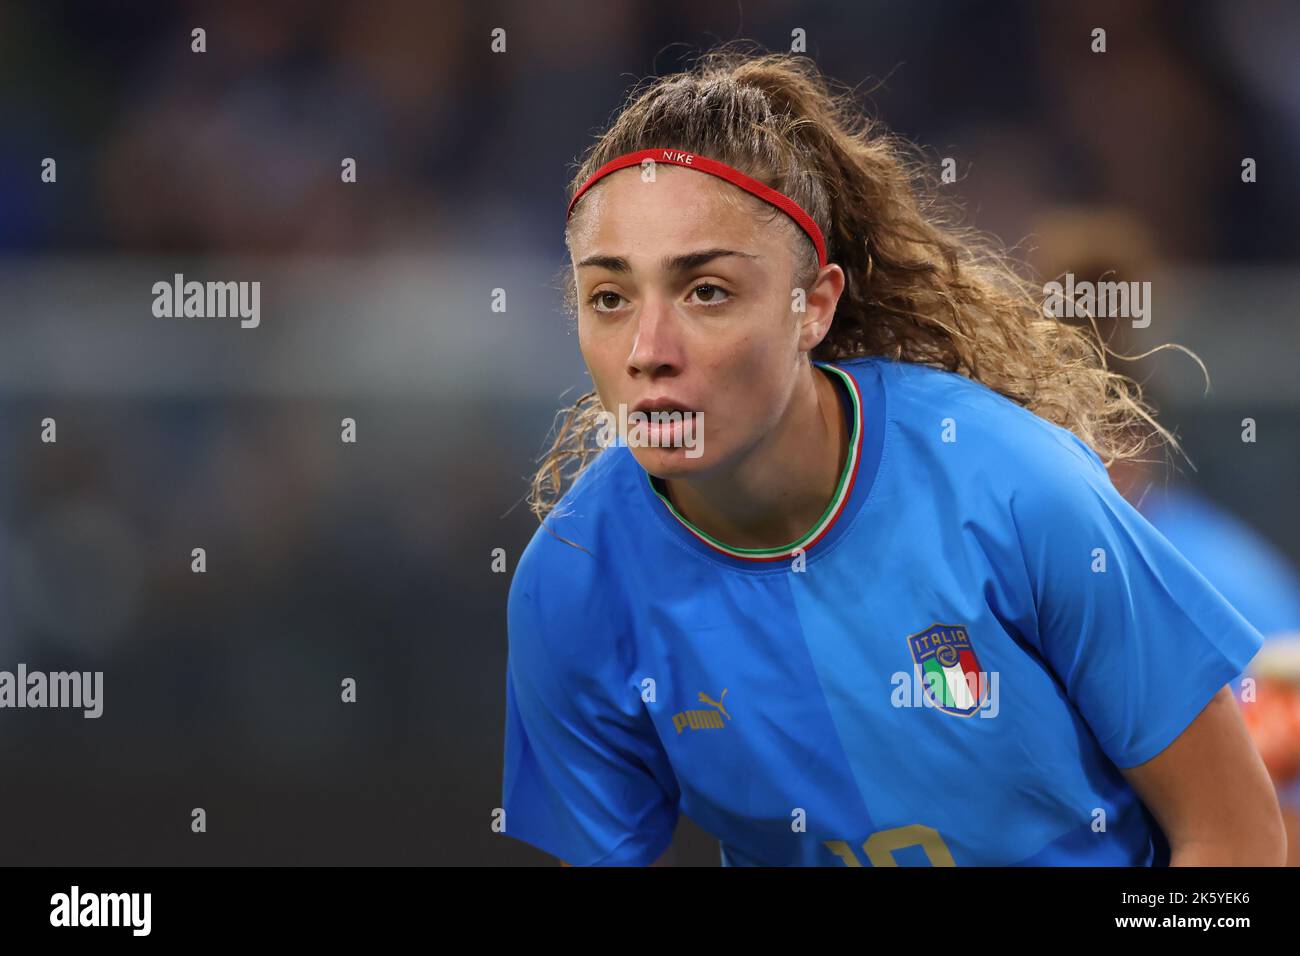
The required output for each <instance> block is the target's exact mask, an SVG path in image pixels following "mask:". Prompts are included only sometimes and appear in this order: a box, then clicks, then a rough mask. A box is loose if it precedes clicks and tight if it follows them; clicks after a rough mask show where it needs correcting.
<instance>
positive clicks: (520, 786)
mask: <svg viewBox="0 0 1300 956" xmlns="http://www.w3.org/2000/svg"><path fill="white" fill-rule="evenodd" d="M534 544H537V541H536V539H535V541H534ZM568 547H569V546H568V545H564V544H559V545H558V547H556V548H555V549H554V551H553V552H552V559H550V560H546V561H542V560H540V556H539V555H538V554H537V553H535V549H534V548H533V547H531V546H530V549H529V552H525V557H524V558H523V559H521V563H520V566H519V568H518V569H517V571H516V575H515V580H514V581H513V582H512V584H511V590H510V600H509V608H508V628H509V643H510V649H509V657H508V661H507V667H506V729H505V770H504V779H503V783H502V799H503V804H502V806H503V809H504V810H505V833H506V834H507V835H508V836H512V837H515V838H516V839H519V840H523V841H524V842H526V843H530V844H532V845H533V846H536V847H538V848H539V849H541V850H545V851H546V852H547V853H550V854H553V855H555V856H557V857H559V858H560V859H562V860H564V861H565V862H567V863H570V864H572V865H574V866H642V865H647V864H649V863H652V862H654V861H655V860H656V859H657V858H658V857H659V856H660V855H662V853H663V851H664V850H665V849H667V847H668V845H669V843H671V842H672V837H673V831H674V830H675V829H676V825H677V817H678V800H679V798H680V791H679V789H678V786H677V781H676V777H675V776H674V774H673V772H672V769H671V766H670V764H669V763H668V760H667V757H666V755H665V754H664V752H663V748H662V745H661V744H660V742H659V739H658V737H657V735H655V733H654V729H653V725H652V724H651V722H650V720H649V717H648V715H647V714H646V713H645V710H644V705H643V704H642V702H641V699H640V695H639V694H638V693H637V689H636V685H635V682H634V681H633V680H632V679H631V678H630V676H629V675H628V674H626V673H625V672H624V670H625V668H624V666H622V665H621V664H620V660H621V658H622V657H623V655H620V654H619V653H618V647H617V638H618V627H617V625H615V624H613V621H615V620H616V618H614V617H610V616H605V615H603V614H602V613H601V607H600V604H599V598H598V597H597V596H596V593H597V590H598V589H589V588H587V587H586V586H585V584H586V583H587V581H586V575H587V574H588V573H589V572H588V571H587V570H586V569H585V568H583V567H582V566H581V565H577V566H576V567H573V568H570V572H571V573H565V567H566V565H568V564H570V563H576V562H582V561H587V562H590V561H591V560H592V559H591V558H590V556H586V555H584V554H583V553H582V552H579V551H577V550H576V549H574V554H572V555H569V554H565V553H564V552H563V551H562V550H561V549H564V548H568ZM530 552H534V553H531V554H530ZM542 564H545V565H546V566H547V573H546V574H545V575H544V576H543V575H540V574H538V573H536V569H537V568H538V566H539V565H542ZM548 582H549V583H548ZM602 619H603V624H602Z"/></svg>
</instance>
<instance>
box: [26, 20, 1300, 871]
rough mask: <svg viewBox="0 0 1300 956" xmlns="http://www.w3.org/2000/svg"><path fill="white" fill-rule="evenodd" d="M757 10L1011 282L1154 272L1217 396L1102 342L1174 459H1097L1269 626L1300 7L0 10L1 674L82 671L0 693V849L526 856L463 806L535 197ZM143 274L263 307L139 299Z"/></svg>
mask: <svg viewBox="0 0 1300 956" xmlns="http://www.w3.org/2000/svg"><path fill="white" fill-rule="evenodd" d="M199 27H201V28H203V29H204V30H206V45H207V50H206V52H205V53H194V52H192V51H191V43H192V38H191V30H193V29H195V28H199ZM498 27H499V28H502V29H504V30H505V31H506V44H507V45H506V51H505V52H501V53H494V52H492V49H491V45H490V44H491V31H492V30H493V29H495V28H498ZM1095 27H1103V28H1104V29H1105V30H1106V33H1107V51H1106V52H1105V53H1104V54H1096V53H1093V52H1092V51H1091V49H1090V47H1091V43H1092V38H1091V31H1092V30H1093V28H1095ZM796 29H799V30H803V31H805V33H806V36H807V52H808V54H809V55H811V56H812V57H813V58H815V59H816V61H817V62H818V64H819V65H820V67H821V68H822V70H823V71H824V72H826V73H827V74H829V75H830V76H831V77H833V78H835V79H837V80H840V81H842V82H844V83H847V84H849V85H852V86H857V87H859V89H860V90H861V91H862V100H863V104H864V108H866V109H868V110H870V111H871V112H872V113H873V115H876V116H878V117H879V118H880V119H881V120H883V121H884V122H885V123H886V124H887V125H888V126H890V127H891V128H892V129H894V130H896V131H897V132H899V133H901V134H903V135H905V136H907V137H909V138H911V139H913V140H915V141H917V142H919V143H921V144H922V145H924V146H925V147H926V148H927V150H928V152H929V155H931V156H932V157H933V158H934V161H935V163H936V167H937V165H938V163H939V162H940V160H941V159H942V158H945V157H951V158H953V159H955V160H956V164H957V169H958V173H959V179H958V181H957V182H956V183H953V184H951V185H949V186H947V187H945V188H946V189H947V190H949V191H950V192H949V194H950V195H951V196H952V197H954V198H955V199H957V200H958V201H959V202H960V203H961V204H962V206H963V207H964V208H965V210H966V213H967V216H968V219H969V221H971V222H973V223H974V224H975V225H977V226H979V227H980V228H982V229H985V230H988V231H990V232H992V233H995V234H996V235H998V236H999V237H1000V238H1001V239H1002V240H1003V241H1004V242H1006V243H1007V245H1009V246H1015V247H1016V248H1017V249H1018V250H1019V251H1020V253H1021V254H1022V258H1023V259H1024V260H1026V261H1027V262H1028V263H1029V264H1030V265H1031V266H1032V267H1033V268H1034V269H1036V270H1037V271H1038V272H1039V273H1040V274H1041V275H1043V276H1046V277H1050V276H1054V275H1056V274H1058V273H1061V272H1067V271H1068V272H1071V273H1073V274H1074V275H1075V276H1076V279H1078V280H1082V279H1085V278H1087V279H1094V280H1095V279H1097V278H1099V277H1107V278H1110V279H1115V280H1137V281H1150V282H1151V283H1152V302H1151V322H1150V325H1149V326H1148V327H1146V328H1142V329H1134V328H1131V327H1130V323H1128V322H1120V323H1118V324H1117V327H1112V328H1110V329H1108V334H1112V333H1113V335H1114V338H1113V339H1112V344H1113V345H1115V346H1116V347H1117V348H1120V349H1121V350H1123V351H1129V352H1134V353H1136V352H1142V351H1145V350H1147V349H1150V348H1152V347H1154V346H1156V345H1158V344H1160V343H1162V342H1168V341H1176V342H1180V343H1182V344H1184V345H1186V346H1187V347H1189V348H1191V349H1192V350H1194V351H1195V352H1196V353H1197V354H1198V355H1199V356H1200V357H1201V358H1202V359H1203V360H1204V362H1205V364H1206V366H1207V367H1208V370H1209V374H1210V378H1211V383H1212V388H1211V389H1210V391H1209V392H1208V393H1207V392H1206V390H1205V383H1204V380H1203V378H1202V375H1201V372H1200V370H1199V368H1198V367H1197V366H1196V364H1195V363H1194V362H1193V361H1192V360H1191V359H1189V358H1187V357H1186V356H1184V355H1180V354H1178V353H1176V352H1171V351H1167V352H1163V353H1160V354H1158V355H1156V356H1153V357H1151V358H1150V359H1147V360H1144V361H1141V362H1135V363H1131V364H1130V365H1129V366H1128V367H1127V368H1126V370H1130V371H1131V372H1132V373H1133V374H1135V375H1137V376H1138V377H1139V378H1141V379H1142V380H1143V381H1144V382H1146V384H1147V388H1148V395H1149V397H1150V398H1151V399H1152V400H1153V401H1154V402H1155V403H1156V404H1157V406H1158V407H1159V410H1160V413H1161V419H1162V421H1163V422H1164V423H1165V424H1166V425H1168V426H1169V427H1171V428H1173V429H1174V430H1175V431H1176V432H1177V434H1178V436H1179V438H1180V440H1181V441H1182V442H1183V445H1184V448H1185V449H1186V451H1187V454H1188V456H1189V458H1190V459H1191V463H1190V464H1189V463H1188V462H1186V461H1182V460H1178V461H1177V462H1176V464H1177V465H1178V467H1176V468H1161V467H1150V468H1147V469H1128V470H1126V471H1125V472H1124V473H1123V474H1119V473H1117V474H1116V483H1117V485H1121V484H1122V487H1123V488H1124V490H1125V491H1126V493H1128V494H1129V495H1130V497H1131V498H1132V499H1133V500H1134V501H1135V502H1136V503H1139V506H1140V507H1142V509H1143V510H1144V511H1145V512H1147V513H1148V516H1149V517H1151V518H1152V520H1153V521H1154V522H1155V523H1156V524H1157V527H1160V528H1161V529H1162V530H1164V531H1165V532H1166V534H1168V535H1169V537H1170V538H1171V540H1174V541H1175V543H1176V544H1178V545H1179V547H1180V548H1183V549H1184V551H1185V553H1187V554H1188V555H1189V557H1192V559H1193V562H1194V563H1196V564H1197V565H1198V566H1199V567H1201V569H1202V571H1203V572H1204V573H1205V574H1206V576H1207V577H1209V578H1210V579H1211V581H1213V582H1214V583H1215V584H1216V586H1218V587H1219V588H1220V590H1222V591H1223V592H1224V594H1225V595H1226V596H1228V598H1229V599H1230V600H1231V601H1233V603H1234V604H1236V605H1237V606H1238V608H1239V609H1240V610H1242V612H1243V614H1246V616H1247V617H1248V618H1249V619H1250V620H1252V623H1255V624H1256V626H1257V627H1259V628H1260V629H1261V630H1262V631H1265V633H1266V634H1267V635H1268V636H1269V637H1270V643H1271V644H1275V645H1276V646H1277V647H1279V648H1281V647H1284V646H1285V640H1286V635H1287V634H1288V633H1292V632H1297V631H1300V591H1298V588H1297V584H1296V577H1295V571H1294V564H1295V562H1297V561H1300V504H1297V501H1296V491H1297V488H1298V487H1300V455H1297V449H1300V375H1297V372H1296V362H1297V358H1298V357H1300V321H1297V314H1296V313H1297V303H1298V302H1300V230H1298V229H1297V228H1296V222H1297V214H1298V213H1300V179H1298V178H1297V173H1298V172H1300V6H1297V5H1295V4H1294V3H1288V2H1283V0H1278V2H1264V0H1247V2H1229V0H1224V2H1187V0H1183V2H1168V3H1160V2H1147V0H1137V2H1135V0H1115V2H1110V0H1103V2H1088V3H1082V2H1079V3H1068V4H1066V3H1059V4H1050V5H1049V4H1041V3H1032V2H997V3H991V2H990V3H983V2H961V0H947V2H942V3H941V2H920V3H914V2H903V0H891V2H865V0H860V2H855V3H851V4H849V3H843V4H834V3H823V2H803V0H785V2H781V0H771V2H734V0H728V2H708V0H659V2H656V3H645V2H634V0H602V2H599V3H595V2H592V3H579V2H576V0H531V2H517V3H503V2H491V0H486V2H475V3H456V2H437V3H417V2H414V0H412V2H409V3H398V2H368V3H344V2H317V0H312V2H306V0H282V2H277V3H274V4H270V3H264V2H260V0H222V2H220V3H218V2H215V0H212V2H194V0H189V2H171V3H158V4H152V3H131V4H101V3H95V2H85V3H76V4H64V3H57V2H37V0H32V2H26V3H14V2H3V3H0V303H2V304H0V670H10V671H12V670H14V669H15V668H16V666H17V664H18V663H19V662H24V663H26V665H27V667H28V668H29V669H31V670H44V671H56V670H79V671H96V670H99V671H103V672H104V713H103V716H102V717H101V718H99V719H98V720H86V719H83V717H82V715H81V712H80V711H53V710H45V711H42V710H9V709H6V710H3V711H0V864H64V865H84V864H93V865H97V864H128V865H130V864H146V863H149V864H192V863H202V864H209V863H218V864H219V863H254V864H290V865H292V864H333V863H338V864H362V863H365V864H466V865H480V864H490V865H500V864H532V863H553V861H552V860H550V858H548V857H546V856H545V855H544V854H542V853H540V852H538V851H535V850H532V849H531V848H529V847H527V846H525V845H523V844H520V843H518V842H516V841H513V840H508V839H502V838H501V837H499V836H498V835H495V834H493V832H492V831H491V827H490V824H491V815H492V811H493V809H494V808H495V807H497V806H499V805H500V802H501V794H500V786H501V761H502V734H503V725H504V696H503V695H504V680H505V661H506V632H505V599H506V595H507V592H508V588H509V583H510V573H511V572H513V569H514V562H515V559H516V558H517V557H518V555H519V554H520V552H521V551H522V549H523V547H524V545H525V544H526V543H527V541H528V539H529V537H530V536H531V534H532V533H533V531H534V529H535V527H536V522H535V519H534V518H533V517H532V516H531V515H530V513H529V512H528V510H527V507H526V505H525V504H524V503H523V498H524V495H525V493H526V491H527V482H528V477H529V475H530V474H531V469H532V466H533V464H534V461H535V459H536V457H537V456H538V455H539V454H540V453H541V452H542V450H543V448H544V446H545V439H546V436H547V433H548V429H549V428H550V426H551V422H552V416H553V414H554V412H555V411H556V410H557V409H558V408H559V407H561V406H562V405H565V404H568V402H569V401H571V400H572V399H573V398H575V397H576V396H577V395H578V394H581V393H582V392H583V391H585V390H586V387H587V382H588V379H587V377H586V373H585V370H584V368H583V366H582V362H581V359H580V356H579V353H578V349H577V342H576V338H575V337H574V335H573V331H572V328H571V326H570V323H569V321H568V319H567V318H566V316H565V315H564V314H563V311H562V308H561V301H560V293H559V290H558V286H557V280H556V275H557V271H558V270H560V269H561V268H562V267H563V266H564V265H565V252H564V247H563V241H562V225H563V219H564V207H565V204H566V198H567V197H566V194H565V187H566V184H567V182H568V179H569V177H570V175H571V173H572V169H573V163H574V162H575V160H576V159H577V158H578V156H579V154H580V153H581V152H582V151H583V150H584V149H585V148H586V146H588V145H589V144H590V143H591V142H592V139H593V136H594V135H595V134H596V133H597V132H598V131H599V130H600V129H601V128H602V125H603V124H604V123H605V122H606V121H607V120H608V118H609V117H610V115H611V114H612V113H613V112H614V111H615V110H616V108H617V107H618V106H619V105H620V103H621V102H622V100H623V98H624V96H625V94H626V92H627V90H628V89H629V87H630V86H631V85H632V84H634V83H635V82H636V81H637V80H639V79H640V78H642V77H644V76H646V75H650V74H662V73H667V72H672V71H674V70H676V69H680V68H681V67H682V66H683V65H685V63H686V62H687V60H688V59H689V57H690V56H692V55H693V54H694V53H697V52H698V51H700V50H702V49H706V48H708V47H710V46H712V45H714V44H716V43H717V42H720V41H725V40H729V39H734V38H738V37H743V38H748V39H753V40H755V41H758V42H759V43H761V44H763V45H764V46H765V47H767V48H768V49H771V50H788V49H789V48H790V43H791V35H792V31H794V30H796ZM868 94H869V95H868ZM47 157H49V158H53V159H55V160H56V162H57V181H56V182H53V183H49V182H43V181H42V178H41V173H42V165H41V164H42V161H43V160H44V159H45V158H47ZM345 157H351V158H354V159H355V160H356V164H357V176H356V182H355V183H343V182H341V180H340V169H341V166H340V164H341V162H342V161H343V159H344V158H345ZM1247 157H1249V158H1252V159H1254V160H1255V163H1256V169H1257V181H1256V182H1253V183H1245V182H1243V181H1242V161H1243V159H1245V158H1247ZM176 273H182V274H183V275H184V276H185V277H186V279H187V280H193V279H197V280H200V281H206V280H223V281H224V280H234V281H252V280H257V281H260V282H261V324H260V326H259V327H258V328H256V329H245V328H241V327H240V324H239V321H238V320H237V319H161V318H156V317H155V316H154V315H153V314H152V311H151V308H152V304H153V300H154V295H153V292H152V286H153V284H154V283H155V282H158V281H165V282H170V281H171V280H172V277H173V275H174V274H176ZM494 289H504V290H505V292H506V297H507V298H506V309H505V311H504V312H501V311H493V308H492V301H493V300H492V295H493V291H492V290H494ZM47 417H48V418H53V419H55V420H56V422H57V436H58V440H57V442H56V443H53V444H50V443H43V442H42V441H41V437H40V436H41V428H42V426H41V422H42V420H43V419H45V418H47ZM345 417H350V418H353V419H355V420H356V422H357V441H356V443H355V444H344V443H342V442H341V441H340V437H339V436H340V421H341V419H343V418H345ZM1246 418H1250V419H1252V420H1253V421H1254V422H1255V427H1256V440H1255V441H1254V442H1243V440H1242V431H1243V424H1242V423H1243V419H1246ZM195 547H203V548H205V549H206V551H207V572H206V573H205V574H195V573H192V572H191V570H190V562H191V557H190V555H191V550H192V549H193V548H195ZM494 548H503V549H504V550H505V552H506V554H507V561H508V569H507V573H494V572H493V570H492V551H493V549H494ZM1270 660H1272V661H1273V663H1272V664H1271V665H1270V666H1271V667H1272V668H1273V670H1272V671H1270V674H1271V675H1272V676H1269V675H1263V678H1266V679H1267V680H1268V681H1272V683H1270V684H1268V687H1269V688H1270V691H1269V695H1268V696H1267V700H1268V702H1269V707H1270V708H1271V709H1270V711H1269V713H1270V715H1271V716H1269V717H1268V719H1267V720H1265V719H1262V718H1258V717H1256V716H1252V717H1251V720H1252V722H1253V723H1252V726H1255V728H1256V732H1257V734H1258V736H1259V739H1260V741H1261V747H1263V748H1264V749H1265V750H1266V759H1267V760H1268V762H1269V765H1270V769H1271V770H1273V772H1274V773H1275V776H1276V777H1277V779H1278V780H1279V785H1280V786H1281V788H1282V790H1283V793H1284V797H1285V796H1286V795H1287V794H1291V799H1293V800H1296V802H1297V803H1300V798H1296V797H1295V794H1294V791H1295V789H1296V786H1295V784H1294V783H1291V784H1288V783H1287V781H1289V780H1293V779H1294V774H1295V756H1296V747H1297V744H1296V741H1300V706H1293V705H1292V700H1293V698H1291V697H1288V696H1287V695H1288V694H1289V693H1290V691H1287V690H1286V689H1285V688H1286V687H1288V686H1289V685H1288V684H1287V682H1288V681H1289V680H1290V679H1291V678H1290V677H1289V676H1288V675H1292V674H1294V672H1295V667H1294V662H1292V663H1288V659H1287V658H1286V656H1285V654H1283V653H1280V652H1279V653H1276V654H1274V655H1273V657H1272V658H1270ZM346 677H352V678H354V679H355V680H356V682H357V703H356V704H355V705H352V706H343V705H341V704H340V702H339V694H340V682H341V681H342V680H343V679H344V678H346ZM1263 699H1264V698H1263V697H1261V700H1263ZM1261 710H1262V709H1257V710H1256V711H1254V712H1253V713H1254V714H1259V713H1260V712H1261ZM1292 724H1294V727H1292ZM1279 728H1280V729H1279ZM1270 748H1271V749H1270ZM1288 788H1289V789H1288ZM195 807H203V808H204V809H205V810H206V811H207V815H208V832H207V834H206V835H204V836H198V835H195V834H192V833H191V832H190V812H191V810H192V809H193V808H195ZM1291 843H1292V848H1293V854H1294V852H1295V846H1296V844H1297V843H1300V839H1298V838H1296V837H1293V839H1292V841H1291ZM672 858H673V860H674V862H676V863H678V864H688V865H689V864H698V865H717V862H718V849H717V843H716V841H714V840H713V839H712V838H711V837H709V836H708V835H707V834H705V833H703V832H702V831H700V830H699V829H698V828H695V827H694V826H693V825H692V824H691V823H690V822H689V821H686V820H683V822H682V827H681V829H680V830H679V833H678V838H677V840H676V841H675V843H674V849H673V853H672Z"/></svg>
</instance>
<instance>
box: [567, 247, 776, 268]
mask: <svg viewBox="0 0 1300 956" xmlns="http://www.w3.org/2000/svg"><path fill="white" fill-rule="evenodd" d="M723 256H739V257H740V258H742V259H758V258H760V257H759V256H756V255H754V254H753V253H750V252H737V251H736V250H735V249H701V250H700V251H699V252H684V253H682V254H681V255H676V256H668V257H666V258H665V259H664V260H663V261H662V262H661V263H660V268H661V269H663V271H664V272H689V271H690V270H691V269H698V268H699V267H700V266H702V265H705V264H706V263H709V262H712V261H713V260H714V259H720V258H722V257H723ZM586 266H597V267H599V268H601V269H608V270H609V271H610V272H622V273H628V272H631V271H632V267H631V265H629V264H628V261H627V260H626V259H624V258H623V257H622V256H604V255H595V256H587V258H585V259H583V260H582V261H581V262H579V263H578V264H577V266H575V267H574V268H577V269H582V268H584V267H586Z"/></svg>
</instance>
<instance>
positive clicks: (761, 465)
mask: <svg viewBox="0 0 1300 956" xmlns="http://www.w3.org/2000/svg"><path fill="white" fill-rule="evenodd" d="M848 451H849V423H848V422H847V421H846V420H845V416H844V412H843V409H842V408H841V407H840V398H839V394H838V393H837V391H836V386H835V383H834V382H833V381H832V380H831V378H830V374H829V373H827V372H823V371H821V370H820V369H818V368H816V367H815V366H809V368H808V371H807V374H805V375H804V376H803V377H802V379H801V381H800V383H799V385H798V386H797V387H796V391H795V394H794V396H793V398H792V399H791V402H790V405H789V408H788V409H787V411H786V414H785V416H784V417H783V418H782V420H781V421H780V423H778V425H777V427H776V428H775V429H774V430H773V432H772V433H771V434H770V435H768V436H767V437H766V438H765V439H764V440H763V441H762V442H760V443H759V444H758V445H756V446H755V447H754V448H753V449H751V450H750V451H749V453H748V454H746V455H744V456H742V457H741V459H740V460H739V461H738V462H737V463H736V464H735V465H734V466H732V467H731V468H728V469H727V470H726V471H723V472H718V473H713V474H709V475H707V476H703V477H700V478H691V479H677V480H674V481H666V482H664V484H665V486H666V487H667V490H668V496H669V498H670V499H671V500H672V502H673V506H674V507H675V508H676V509H677V510H678V512H680V513H681V514H682V516H683V517H685V518H686V520H687V521H689V522H691V524H693V525H695V526H696V527H697V528H699V529H700V530H701V531H703V532H705V533H706V534H708V535H710V536H711V537H714V538H717V539H718V540H720V541H723V542H726V543H727V544H729V545H731V546H732V547H734V548H779V547H783V546H784V545H787V544H789V543H791V542H792V541H796V540H798V539H799V538H800V537H802V536H803V535H804V534H806V533H807V532H808V531H809V530H810V529H811V528H812V527H813V526H814V525H815V524H816V523H817V521H818V520H819V519H820V518H821V516H822V515H823V514H824V513H825V511H826V508H827V507H828V506H829V505H830V503H831V499H832V498H833V497H834V496H835V489H836V486H837V485H838V484H839V479H840V475H841V474H842V473H843V471H844V462H845V458H846V457H847V455H848Z"/></svg>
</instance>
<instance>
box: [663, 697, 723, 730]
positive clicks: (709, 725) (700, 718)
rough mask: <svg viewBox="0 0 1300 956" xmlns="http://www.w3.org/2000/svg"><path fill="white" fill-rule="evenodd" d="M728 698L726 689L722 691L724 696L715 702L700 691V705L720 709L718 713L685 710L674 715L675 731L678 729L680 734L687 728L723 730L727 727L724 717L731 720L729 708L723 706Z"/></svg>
mask: <svg viewBox="0 0 1300 956" xmlns="http://www.w3.org/2000/svg"><path fill="white" fill-rule="evenodd" d="M726 698H727V689H726V688H725V687H724V688H723V689H722V694H721V696H720V697H719V698H718V699H717V700H714V699H713V698H712V697H710V696H709V695H708V694H706V693H704V691H700V693H699V701H700V703H702V704H708V705H709V706H710V707H716V708H718V709H717V710H716V711H714V710H683V711H682V712H681V713H678V714H674V715H673V727H674V729H676V731H677V732H678V733H679V734H680V733H681V732H682V731H683V730H685V729H686V728H687V727H689V728H690V729H691V730H721V729H722V728H723V727H725V726H727V725H726V723H724V722H723V720H722V717H726V718H727V720H730V719H731V715H730V714H729V713H727V708H725V707H723V706H722V702H723V701H724V700H726ZM719 713H721V715H722V716H719Z"/></svg>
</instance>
